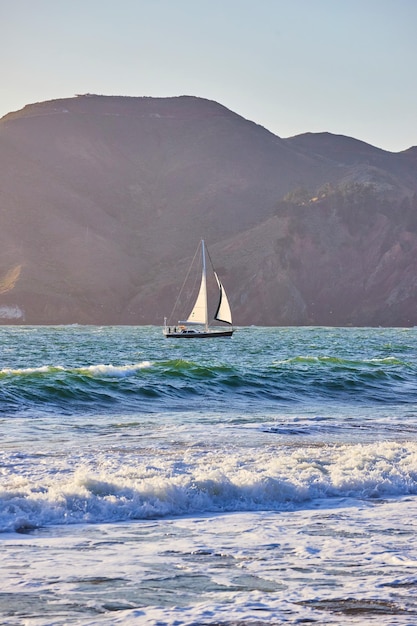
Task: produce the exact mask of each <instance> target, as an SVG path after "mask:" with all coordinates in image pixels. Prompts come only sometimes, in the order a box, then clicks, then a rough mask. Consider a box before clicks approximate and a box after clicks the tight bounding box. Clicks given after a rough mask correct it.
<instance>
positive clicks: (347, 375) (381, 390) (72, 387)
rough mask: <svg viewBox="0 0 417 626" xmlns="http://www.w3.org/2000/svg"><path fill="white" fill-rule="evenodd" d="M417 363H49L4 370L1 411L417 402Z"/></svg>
mask: <svg viewBox="0 0 417 626" xmlns="http://www.w3.org/2000/svg"><path fill="white" fill-rule="evenodd" d="M415 376H416V370H415V367H414V366H413V365H410V364H409V363H407V362H406V361H402V360H400V359H398V358H393V357H386V358H379V359H376V358H372V359H368V360H348V359H341V358H333V357H302V356H298V357H294V358H290V359H286V360H282V361H275V362H273V363H271V364H268V365H266V366H259V367H258V368H256V369H254V368H251V367H248V366H247V365H245V363H244V362H243V363H240V364H236V365H230V364H227V365H225V364H221V363H218V364H213V363H210V364H205V363H199V362H194V361H192V360H187V359H184V358H181V359H170V360H161V361H152V362H151V361H148V360H144V361H141V362H138V363H133V364H123V365H112V364H104V363H102V364H95V365H94V364H93V365H88V366H87V365H86V366H79V367H64V366H59V365H55V366H54V365H42V366H39V367H27V368H13V369H12V368H4V369H2V370H0V406H1V412H2V413H3V414H4V413H7V412H9V413H13V412H17V411H28V410H35V411H36V410H39V409H41V410H43V411H54V410H57V409H59V410H64V411H70V412H71V411H72V412H77V411H79V410H83V411H85V410H88V407H92V406H94V408H95V409H97V408H100V409H101V410H104V411H105V410H106V409H107V408H111V409H113V408H114V405H115V404H118V405H119V406H120V407H121V408H123V410H124V411H129V410H137V409H138V408H142V407H144V405H145V404H146V403H148V405H149V407H150V408H153V409H157V410H163V409H164V407H165V406H167V405H169V406H170V408H172V407H174V406H175V402H176V401H181V400H184V399H186V400H187V402H188V403H190V404H192V403H193V401H199V402H201V400H202V399H203V400H204V401H208V400H210V402H212V403H218V404H219V406H220V404H222V405H223V406H225V405H224V401H225V399H226V400H227V402H228V403H229V406H231V405H232V404H233V402H246V403H250V402H257V403H263V402H265V401H267V402H272V403H291V402H305V401H307V400H308V401H311V400H315V401H319V402H320V401H321V402H327V401H329V400H337V401H338V402H349V403H352V402H353V403H361V402H368V403H369V402H373V403H380V402H383V403H390V402H395V403H404V402H417V387H416V385H415Z"/></svg>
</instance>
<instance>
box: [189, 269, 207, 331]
mask: <svg viewBox="0 0 417 626" xmlns="http://www.w3.org/2000/svg"><path fill="white" fill-rule="evenodd" d="M207 317H208V316H207V286H206V275H205V272H203V275H202V277H201V285H200V291H199V292H198V296H197V300H196V301H195V304H194V307H193V310H192V311H191V313H190V315H189V316H188V318H187V319H186V323H188V324H204V325H205V326H206V325H207V324H208V319H207Z"/></svg>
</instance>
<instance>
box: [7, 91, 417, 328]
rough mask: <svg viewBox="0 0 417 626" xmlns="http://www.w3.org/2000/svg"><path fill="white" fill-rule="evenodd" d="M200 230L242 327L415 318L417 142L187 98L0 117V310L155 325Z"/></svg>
mask: <svg viewBox="0 0 417 626" xmlns="http://www.w3.org/2000/svg"><path fill="white" fill-rule="evenodd" d="M201 238H204V239H205V240H206V242H207V244H208V246H209V248H210V250H211V251H212V252H213V253H214V254H215V256H216V258H217V259H219V263H220V265H218V267H217V269H218V271H219V274H220V275H221V276H222V279H223V282H224V284H225V285H226V287H227V290H228V294H230V300H231V304H232V308H233V311H234V314H235V315H234V317H235V321H236V324H237V325H247V324H256V325H270V324H271V325H287V324H334V325H347V324H355V325H406V326H408V325H414V324H417V289H416V282H417V274H416V272H415V271H414V268H415V267H416V261H417V148H410V149H409V150H406V151H404V152H400V153H390V152H386V151H384V150H380V149H378V148H375V147H373V146H370V145H369V144H366V143H364V142H361V141H358V140H356V139H352V138H349V137H343V136H337V135H331V134H329V133H316V134H313V133H308V134H305V135H299V136H297V137H292V138H289V139H282V138H280V137H277V136H276V135H274V134H272V133H271V132H269V131H268V130H266V129H265V128H263V127H261V126H258V125H256V124H254V123H253V122H250V121H248V120H245V119H243V118H242V117H240V116H239V115H237V114H235V113H233V112H232V111H230V110H228V109H227V108H225V107H224V106H222V105H220V104H218V103H216V102H212V101H209V100H204V99H201V98H195V97H190V96H181V97H175V98H130V97H116V96H97V95H91V94H86V95H83V96H78V97H75V98H68V99H61V100H53V101H49V102H42V103H37V104H32V105H28V106H26V107H25V108H24V109H22V110H21V111H17V112H14V113H10V114H8V115H6V116H5V117H3V118H2V119H1V120H0V322H2V323H26V324H66V323H91V324H149V323H151V324H160V323H162V321H163V317H164V315H167V314H169V313H170V311H171V309H172V306H173V303H174V300H175V298H176V295H177V292H178V290H179V288H180V285H181V282H182V277H181V273H180V270H181V269H182V268H186V267H187V264H188V263H189V261H190V257H191V256H192V254H193V253H194V250H195V248H196V246H197V243H198V241H199V240H200V239H201Z"/></svg>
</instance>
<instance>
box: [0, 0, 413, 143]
mask: <svg viewBox="0 0 417 626" xmlns="http://www.w3.org/2000/svg"><path fill="white" fill-rule="evenodd" d="M0 23H1V35H0V55H1V56H0V116H3V115H5V114H6V113H8V112H10V111H15V110H18V109H20V108H22V107H23V106H25V105H26V104H29V103H32V102H39V101H43V100H51V99H55V98H63V97H69V96H73V95H75V94H76V93H87V92H89V93H98V94H105V95H129V96H176V95H183V94H186V95H194V96H200V97H204V98H208V99H210V100H216V101H217V102H220V103H221V104H223V105H224V106H226V107H228V108H229V109H231V110H232V111H234V112H236V113H238V114H239V115H242V116H243V117H245V118H247V119H250V120H252V121H254V122H256V123H258V124H261V125H262V126H265V127H266V128H268V129H269V130H271V131H272V132H273V133H275V134H277V135H279V136H280V137H289V136H292V135H297V134H299V133H304V132H308V131H312V132H320V131H329V132H332V133H336V134H342V135H348V136H351V137H355V138H357V139H362V140H363V141H366V142H368V143H371V144H372V145H374V146H378V147H380V148H384V149H386V150H392V151H395V152H396V151H400V150H404V149H406V148H408V147H410V146H412V145H417V72H416V65H417V0H0Z"/></svg>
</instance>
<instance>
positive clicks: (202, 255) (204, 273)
mask: <svg viewBox="0 0 417 626" xmlns="http://www.w3.org/2000/svg"><path fill="white" fill-rule="evenodd" d="M201 258H202V264H203V278H202V281H203V284H204V289H205V294H204V295H205V299H204V309H205V310H204V319H205V320H206V324H205V328H206V331H207V330H208V305H207V269H206V250H205V247H204V239H202V240H201Z"/></svg>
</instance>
